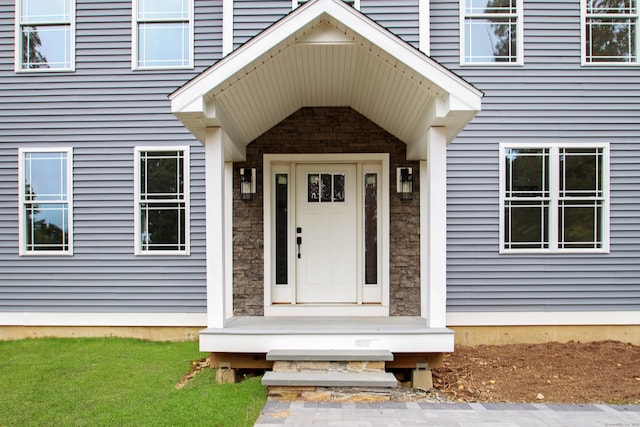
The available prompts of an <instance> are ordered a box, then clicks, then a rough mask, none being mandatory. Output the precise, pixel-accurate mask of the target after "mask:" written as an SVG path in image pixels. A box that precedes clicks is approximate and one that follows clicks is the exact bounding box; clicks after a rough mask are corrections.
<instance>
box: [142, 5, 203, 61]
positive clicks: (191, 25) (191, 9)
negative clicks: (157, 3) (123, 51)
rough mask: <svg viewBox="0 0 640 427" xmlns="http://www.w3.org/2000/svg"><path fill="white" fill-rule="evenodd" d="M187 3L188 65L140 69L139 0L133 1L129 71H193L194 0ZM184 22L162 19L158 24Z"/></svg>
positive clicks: (182, 20) (181, 20)
mask: <svg viewBox="0 0 640 427" xmlns="http://www.w3.org/2000/svg"><path fill="white" fill-rule="evenodd" d="M188 1H189V17H188V18H187V19H188V23H189V63H188V64H187V65H181V66H159V67H142V66H140V65H138V3H139V0H133V2H132V5H131V69H132V70H134V71H147V70H185V69H193V52H194V47H193V45H194V34H195V32H194V3H195V0H188ZM172 21H175V22H184V19H163V20H161V21H158V22H172Z"/></svg>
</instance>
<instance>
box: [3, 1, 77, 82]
mask: <svg viewBox="0 0 640 427" xmlns="http://www.w3.org/2000/svg"><path fill="white" fill-rule="evenodd" d="M74 51H75V1H74V0H18V1H17V2H16V71H43V70H44V71H72V70H73V67H74V61H75V53H74Z"/></svg>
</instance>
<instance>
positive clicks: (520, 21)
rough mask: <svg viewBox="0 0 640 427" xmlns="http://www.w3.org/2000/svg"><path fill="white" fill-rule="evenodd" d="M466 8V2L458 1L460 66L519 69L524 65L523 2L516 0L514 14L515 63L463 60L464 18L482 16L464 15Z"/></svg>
mask: <svg viewBox="0 0 640 427" xmlns="http://www.w3.org/2000/svg"><path fill="white" fill-rule="evenodd" d="M466 6H467V0H460V65H465V66H470V67H485V66H488V67H520V66H523V65H524V1H523V0H517V5H516V7H517V9H518V10H517V13H516V14H515V16H516V19H517V26H518V35H517V37H518V40H517V49H518V57H517V60H516V61H515V62H467V61H466V60H465V54H464V53H465V49H466V46H465V43H464V41H465V25H464V24H465V18H466V17H467V16H469V17H482V16H485V15H484V14H471V15H466V13H465V10H466ZM491 15H492V16H500V15H502V16H503V15H509V16H511V14H491Z"/></svg>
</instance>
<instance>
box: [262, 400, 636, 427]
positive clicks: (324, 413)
mask: <svg viewBox="0 0 640 427" xmlns="http://www.w3.org/2000/svg"><path fill="white" fill-rule="evenodd" d="M310 425H315V426H327V427H334V426H336V427H337V426H349V427H374V426H381V427H382V426H434V427H436V426H437V427H490V426H491V427H539V426H540V427H590V426H602V427H640V405H562V404H550V403H548V404H540V403H522V404H516V403H422V402H421V403H416V402H409V403H402V402H383V403H333V402H278V401H271V400H270V401H267V403H266V405H265V406H264V409H263V410H262V413H261V415H260V417H259V418H258V421H257V422H256V424H255V426H256V427H270V426H273V427H275V426H278V427H280V426H310Z"/></svg>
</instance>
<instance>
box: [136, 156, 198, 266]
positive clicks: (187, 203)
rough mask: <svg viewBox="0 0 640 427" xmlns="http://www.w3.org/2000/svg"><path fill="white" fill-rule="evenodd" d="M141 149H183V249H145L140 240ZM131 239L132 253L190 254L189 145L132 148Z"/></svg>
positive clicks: (159, 254)
mask: <svg viewBox="0 0 640 427" xmlns="http://www.w3.org/2000/svg"><path fill="white" fill-rule="evenodd" d="M143 151H183V152H184V168H183V174H184V202H185V212H184V217H185V225H184V226H185V242H184V243H185V250H184V251H145V250H143V249H142V242H141V241H140V233H141V229H140V153H141V152H143ZM133 186H134V188H133V190H134V191H133V193H134V198H135V199H134V203H133V205H134V209H133V215H134V216H133V218H134V222H133V224H134V226H133V241H134V254H135V255H140V256H176V255H181V256H188V255H190V254H191V154H190V150H189V146H164V147H163V146H149V147H145V146H140V147H135V148H134V161H133Z"/></svg>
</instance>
